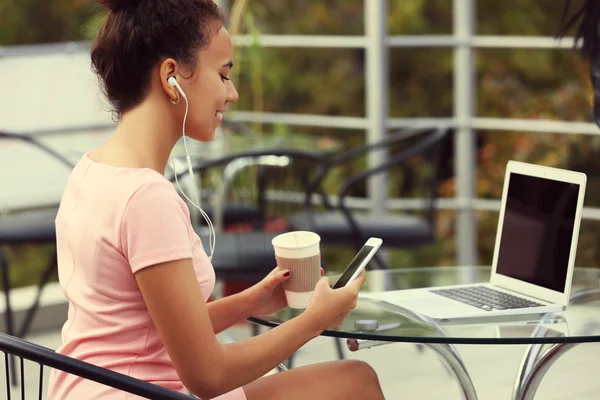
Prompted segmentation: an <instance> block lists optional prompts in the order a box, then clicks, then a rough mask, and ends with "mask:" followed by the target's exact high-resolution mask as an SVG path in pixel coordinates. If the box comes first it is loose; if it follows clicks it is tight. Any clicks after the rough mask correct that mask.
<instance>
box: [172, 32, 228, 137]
mask: <svg viewBox="0 0 600 400" xmlns="http://www.w3.org/2000/svg"><path fill="white" fill-rule="evenodd" d="M232 58H233V45H232V43H231V37H230V36H229V32H227V29H225V27H220V28H219V29H218V31H217V32H216V33H215V35H214V36H213V38H212V41H211V42H210V44H209V45H208V46H207V47H206V48H204V49H202V50H200V51H199V55H198V62H197V65H196V69H195V70H194V71H193V74H190V75H191V77H189V76H188V75H186V74H185V72H187V71H185V70H184V71H179V74H174V76H176V78H177V82H178V83H179V85H180V86H181V88H182V89H183V91H184V92H185V94H186V96H187V99H188V102H189V111H188V117H187V121H186V135H187V136H189V137H191V138H193V139H196V140H199V141H203V142H206V141H210V140H212V138H213V137H214V133H215V129H216V128H217V127H218V126H219V125H220V124H221V122H222V119H223V113H224V112H225V111H226V110H227V105H228V104H229V103H233V102H235V101H237V99H238V97H239V96H238V93H237V91H236V90H235V86H234V85H233V82H232V81H231V79H230V78H229V71H230V69H231V68H232V66H233V60H232ZM171 61H172V60H171ZM165 62H169V61H165ZM169 70H171V68H170V67H169V66H166V69H165V72H166V74H165V77H167V79H168V75H169ZM174 71H175V70H174ZM182 72H184V73H183V74H182ZM173 93H176V92H174V91H173V90H172V88H171V93H170V94H171V96H170V97H171V98H174V96H173V95H172V94H173ZM174 107H177V108H178V110H179V111H181V110H185V100H184V99H181V100H180V103H179V104H178V105H177V106H174ZM182 115H183V114H182Z"/></svg>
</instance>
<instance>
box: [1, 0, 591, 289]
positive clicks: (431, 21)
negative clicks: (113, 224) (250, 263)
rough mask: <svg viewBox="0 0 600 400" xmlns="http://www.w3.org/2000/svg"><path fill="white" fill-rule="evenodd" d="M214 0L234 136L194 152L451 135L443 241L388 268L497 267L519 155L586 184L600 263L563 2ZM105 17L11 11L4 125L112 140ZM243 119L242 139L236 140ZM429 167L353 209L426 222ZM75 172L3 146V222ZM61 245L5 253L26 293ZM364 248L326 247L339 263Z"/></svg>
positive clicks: (85, 143) (82, 8)
mask: <svg viewBox="0 0 600 400" xmlns="http://www.w3.org/2000/svg"><path fill="white" fill-rule="evenodd" d="M218 3H220V4H221V6H222V7H223V10H224V13H225V15H226V20H227V26H228V29H229V31H230V32H231V34H232V35H233V37H234V44H235V59H234V62H235V68H234V70H233V71H232V76H233V79H234V82H235V84H236V85H237V88H238V92H239V93H240V100H239V102H238V103H237V104H235V106H234V107H231V109H232V110H231V111H230V112H229V113H228V115H226V116H225V119H226V120H227V121H231V123H232V125H227V124H226V125H225V127H224V128H223V129H222V130H221V131H220V132H219V133H218V135H217V138H216V139H215V142H213V143H210V144H195V145H194V147H193V151H194V152H195V155H197V156H198V155H202V154H206V153H209V152H210V153H212V154H216V153H218V154H220V155H226V154H228V153H231V152H235V151H242V150H245V149H246V148H248V147H249V146H250V143H254V142H256V141H261V142H264V143H267V142H269V141H273V140H275V139H277V140H280V142H276V143H292V142H293V143H294V145H295V146H298V147H299V148H303V149H306V150H311V149H315V150H317V149H318V150H324V151H330V152H333V153H339V152H343V151H345V150H349V149H354V148H358V147H360V146H363V145H365V144H366V143H374V142H377V141H379V140H382V139H384V138H385V137H386V136H387V135H388V133H389V132H392V131H394V130H396V129H398V128H402V127H405V126H410V125H419V124H424V125H428V124H429V125H436V126H445V127H448V128H449V129H450V135H449V136H448V138H447V140H445V141H444V143H443V147H442V152H441V154H442V155H441V160H442V163H441V166H442V168H441V173H440V175H439V179H438V180H437V187H438V189H439V198H438V199H437V200H436V202H435V204H436V208H437V213H436V218H435V240H434V241H433V242H432V243H430V244H428V245H426V246H422V247H419V248H408V249H390V250H389V251H388V252H387V259H388V264H389V266H390V267H391V268H403V267H418V266H438V265H489V264H490V263H491V261H492V255H493V247H494V241H495V235H496V225H497V218H498V210H499V206H500V204H499V199H500V197H501V193H502V184H503V180H504V170H505V166H506V163H507V161H508V160H511V159H515V160H520V161H526V162H531V163H538V164H543V165H549V166H555V167H561V168H567V169H573V170H577V171H582V172H585V173H586V174H587V175H588V187H587V195H586V198H585V211H584V220H583V222H582V225H581V233H580V239H579V248H578V253H577V260H576V265H577V266H581V267H597V266H598V265H599V263H600V254H599V251H598V249H597V248H596V244H597V242H598V239H599V238H600V229H598V228H600V224H599V223H598V221H599V220H600V209H598V207H600V192H597V190H596V188H597V187H598V185H599V180H598V178H599V174H600V161H599V157H598V156H599V155H600V151H599V146H600V136H599V133H600V130H599V129H598V127H597V126H596V125H595V124H594V123H592V118H591V110H592V107H591V94H592V91H591V87H590V83H589V70H588V65H587V64H586V62H585V61H584V60H582V59H580V57H579V56H578V54H577V52H576V50H574V49H573V43H572V39H569V38H566V39H564V40H562V41H557V40H555V39H554V38H553V35H554V32H555V30H556V27H557V24H558V21H559V19H560V15H561V13H562V7H563V4H562V2H550V1H528V2H524V1H518V0H504V1H488V0H477V1H476V0H455V1H450V0H387V1H376V0H328V1H323V0H305V1H290V0H284V1H282V0H236V1H234V0H221V1H220V2H218ZM581 3H582V2H581V1H575V2H574V8H575V7H577V6H578V5H579V4H581ZM104 13H105V11H104V10H103V9H102V8H100V7H98V6H96V5H95V4H94V3H93V2H92V1H89V0H53V1H45V0H3V1H2V2H1V3H0V45H1V47H0V88H2V92H3V95H2V96H1V98H0V131H4V132H9V133H14V134H20V135H30V136H32V137H35V138H36V140H39V141H40V142H42V143H44V144H46V145H48V146H50V147H51V148H52V149H54V150H56V151H57V152H59V153H60V154H62V155H64V157H66V158H68V159H69V160H71V161H73V162H75V161H77V160H78V159H79V158H80V157H81V154H82V153H83V152H84V151H87V150H91V149H92V148H93V147H94V146H96V145H97V144H98V143H100V142H101V141H103V140H104V139H105V138H106V136H107V135H108V134H110V132H112V130H113V129H114V126H115V123H114V120H113V118H112V115H111V113H110V111H109V110H108V107H107V104H106V102H105V100H104V99H103V97H102V94H101V91H100V90H99V88H98V85H97V81H96V79H95V77H94V76H93V75H92V73H91V70H90V63H89V46H90V40H93V38H94V36H95V34H96V32H97V29H98V27H99V25H100V23H101V21H102V18H103V17H104ZM236 124H237V125H236ZM240 125H243V126H244V127H245V128H246V130H244V132H246V133H241V134H240V132H234V133H232V132H230V131H232V130H238V131H239V126H240ZM247 132H251V134H249V133H247ZM249 135H251V136H250V137H249ZM235 137H237V138H238V139H235V140H234V139H232V138H235ZM239 138H241V139H239ZM281 140H283V142H281ZM269 143H275V142H269ZM282 146H284V145H282ZM383 159H385V154H383V155H382V154H372V155H369V156H368V157H366V158H364V159H358V160H356V161H355V162H352V163H350V164H348V165H344V166H341V167H339V168H336V169H335V170H334V171H332V173H331V174H330V175H328V177H327V181H326V185H324V187H325V191H326V192H327V194H330V195H335V194H337V192H338V190H339V186H340V183H341V181H342V180H343V179H344V178H345V177H347V176H349V175H351V174H353V173H356V172H357V171H361V170H362V169H364V168H365V167H367V166H370V167H372V166H376V165H377V163H378V162H381V161H382V160H383ZM419 167H420V165H419V162H418V160H417V161H414V162H409V163H406V164H405V165H403V167H402V170H401V171H389V173H388V174H387V176H385V177H382V178H378V179H374V180H372V181H369V182H368V183H366V184H364V185H359V186H358V187H357V188H356V189H355V190H354V191H353V192H352V193H351V196H350V199H349V202H348V204H349V206H350V207H352V208H353V209H356V210H370V211H373V212H375V213H377V212H379V213H386V212H389V213H403V212H408V211H411V212H416V213H419V212H420V211H419V210H422V209H423V202H421V201H420V199H421V198H420V196H419V194H420V191H419V190H418V189H417V188H416V186H411V185H410V184H407V182H408V179H409V178H410V177H411V176H412V175H414V174H417V173H418V172H419V169H420V168H419ZM68 172H69V169H68V168H65V166H64V165H60V163H58V164H57V163H56V161H55V160H53V159H51V157H49V156H48V155H47V154H44V153H43V152H41V151H39V150H38V149H36V148H35V147H32V146H29V145H27V144H26V143H21V142H20V141H18V140H15V139H14V138H13V139H0V213H5V214H9V213H12V212H15V211H17V210H21V209H31V208H36V207H44V206H47V205H51V204H56V203H57V202H58V201H59V200H60V195H61V193H62V188H63V187H64V184H65V182H66V178H67V176H68ZM400 189H408V190H403V191H402V190H400ZM400 192H402V193H400ZM53 252H54V245H53V244H52V243H50V244H31V243H25V244H14V245H9V246H6V253H7V256H8V257H9V259H10V263H11V265H16V266H17V267H15V268H11V269H10V273H11V281H12V282H13V286H16V287H19V286H26V285H30V284H33V283H34V282H36V281H37V279H38V276H39V274H40V271H41V270H42V269H43V268H44V267H45V265H46V264H47V263H48V261H47V259H48V258H49V257H51V256H52V254H53ZM354 252H355V249H353V248H352V247H350V246H348V247H347V248H344V246H341V247H340V246H336V247H335V248H331V249H330V248H328V247H327V246H324V253H325V255H326V258H327V260H328V265H330V266H331V268H333V269H337V268H341V267H343V262H344V261H347V260H348V259H349V258H351V256H352V255H353V254H354ZM52 279H54V280H56V276H54V277H53V278H52Z"/></svg>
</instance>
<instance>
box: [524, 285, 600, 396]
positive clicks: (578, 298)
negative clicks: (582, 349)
mask: <svg viewBox="0 0 600 400" xmlns="http://www.w3.org/2000/svg"><path fill="white" fill-rule="evenodd" d="M598 300H600V290H599V289H597V288H594V289H584V290H581V291H579V292H576V293H574V294H573V295H572V296H571V298H570V299H569V305H571V306H573V305H576V304H585V303H589V302H593V301H598ZM545 318H546V319H549V320H551V319H556V318H560V316H557V315H555V314H548V315H547V316H546V317H545ZM543 322H544V321H543V320H542V321H541V323H540V324H539V325H538V327H537V328H536V330H535V331H534V333H533V334H532V336H534V337H541V336H546V333H547V332H548V329H547V328H546V327H545V326H544V324H543ZM576 344H577V343H558V344H554V345H543V344H533V345H530V346H529V347H528V348H527V352H526V353H525V355H524V357H523V361H522V362H521V366H520V367H519V373H518V375H517V380H516V382H515V386H514V389H513V400H532V399H533V397H534V396H535V393H536V392H537V389H538V387H539V385H540V383H541V381H542V379H543V378H544V375H546V372H547V371H548V369H549V368H550V367H551V366H552V364H554V363H555V362H556V360H558V358H559V357H560V356H561V355H563V354H564V353H566V352H567V351H568V350H569V349H571V348H572V347H575V345H576ZM544 346H549V347H548V349H547V350H545V351H544Z"/></svg>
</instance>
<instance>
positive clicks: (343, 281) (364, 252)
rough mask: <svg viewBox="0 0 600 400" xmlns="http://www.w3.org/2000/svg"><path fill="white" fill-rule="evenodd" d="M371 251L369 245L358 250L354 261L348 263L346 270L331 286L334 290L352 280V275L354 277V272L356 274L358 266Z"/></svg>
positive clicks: (371, 247)
mask: <svg viewBox="0 0 600 400" xmlns="http://www.w3.org/2000/svg"><path fill="white" fill-rule="evenodd" d="M371 250H373V246H369V245H364V246H363V247H362V249H360V251H359V252H358V253H357V254H356V256H355V257H354V259H353V260H352V261H351V262H350V265H348V268H346V270H345V271H344V273H343V274H342V276H340V279H338V281H337V282H336V283H335V285H333V288H334V289H338V288H341V287H344V286H346V284H347V283H348V281H349V280H350V278H352V275H354V272H356V270H357V269H358V267H359V266H360V264H361V263H362V262H363V261H364V260H365V258H367V256H368V255H369V253H370V252H371Z"/></svg>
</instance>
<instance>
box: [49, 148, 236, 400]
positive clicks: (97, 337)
mask: <svg viewBox="0 0 600 400" xmlns="http://www.w3.org/2000/svg"><path fill="white" fill-rule="evenodd" d="M56 241H57V252H58V274H59V280H60V284H61V287H62V289H63V291H64V293H65V295H66V297H67V298H68V300H69V313H68V319H67V321H66V323H65V324H64V326H63V328H62V346H61V347H60V348H59V349H58V350H57V352H58V353H61V354H64V355H67V356H69V357H73V358H76V359H79V360H83V361H86V362H89V363H92V364H95V365H98V366H100V367H103V368H107V369H110V370H113V371H116V372H120V373H122V374H125V375H128V376H132V377H135V378H138V379H141V380H143V381H146V382H151V383H153V384H156V385H160V386H163V387H166V388H169V389H172V390H176V391H180V392H184V393H186V389H185V388H184V386H183V384H182V383H181V380H180V379H179V376H178V375H177V372H176V371H175V367H174V365H173V363H172V362H171V359H170V358H169V355H168V353H167V350H166V348H165V346H164V344H163V342H162V340H161V338H160V336H159V334H158V332H157V330H156V327H155V326H154V324H153V323H152V319H151V318H150V314H149V312H148V310H147V308H146V305H145V303H144V299H143V297H142V294H141V292H140V290H139V288H138V286H137V283H136V280H135V277H134V273H135V272H137V271H139V270H141V269H143V268H145V267H148V266H151V265H154V264H157V263H162V262H167V261H172V260H177V259H183V258H193V264H194V269H195V271H196V277H197V279H198V284H199V285H200V287H201V290H202V293H203V294H204V299H205V301H206V300H207V299H208V297H209V296H210V294H211V292H212V290H213V288H214V284H215V273H214V269H213V268H212V265H211V264H210V261H209V259H208V257H207V255H206V253H205V252H204V249H203V247H202V243H201V242H200V238H199V237H198V236H197V235H196V233H195V232H194V231H193V229H192V226H191V221H190V213H189V209H188V207H187V205H186V204H185V203H184V202H183V200H182V199H181V198H180V197H179V195H178V194H177V192H176V191H175V189H174V187H173V185H172V184H171V182H169V181H168V180H167V179H165V177H163V176H162V175H160V174H158V173H157V172H155V171H153V170H151V169H147V168H143V169H134V168H118V167H112V166H109V165H105V164H99V163H96V162H94V161H92V160H91V159H90V158H89V157H88V155H87V154H86V155H85V156H84V157H83V158H82V159H81V160H80V161H79V163H77V165H76V166H75V168H74V169H73V171H72V173H71V176H70V178H69V180H68V182H67V185H66V188H65V191H64V194H63V198H62V201H61V204H60V208H59V211H58V215H57V217H56ZM190 312H193V310H190ZM48 398H49V399H52V400H70V399H73V400H84V399H94V400H100V399H111V400H114V399H136V398H138V397H137V396H134V395H131V394H128V393H125V392H122V391H119V390H115V389H112V388H110V387H108V386H104V385H101V384H97V383H95V382H92V381H89V380H86V379H82V378H79V377H77V376H75V375H71V374H67V373H64V372H61V371H58V370H52V372H51V375H50V382H49V389H48ZM218 399H220V400H244V399H246V396H245V394H244V391H243V389H242V388H238V389H236V390H234V391H232V392H230V393H227V394H224V395H222V396H220V397H218Z"/></svg>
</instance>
